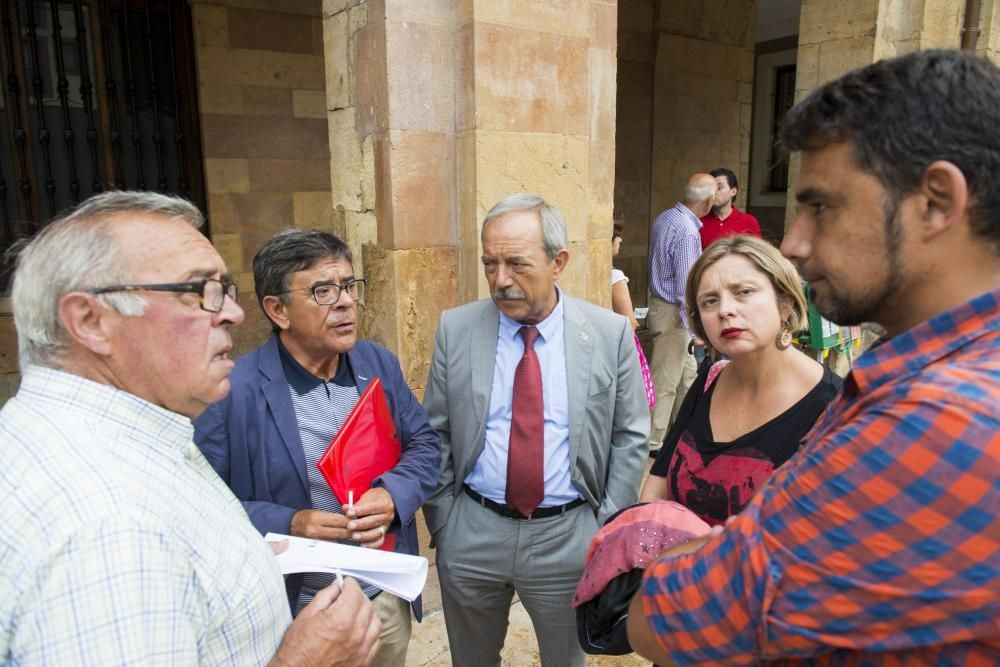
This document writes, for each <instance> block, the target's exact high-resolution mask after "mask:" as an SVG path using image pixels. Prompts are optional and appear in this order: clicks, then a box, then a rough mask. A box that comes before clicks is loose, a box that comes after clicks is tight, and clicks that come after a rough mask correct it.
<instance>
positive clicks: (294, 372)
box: [278, 336, 354, 394]
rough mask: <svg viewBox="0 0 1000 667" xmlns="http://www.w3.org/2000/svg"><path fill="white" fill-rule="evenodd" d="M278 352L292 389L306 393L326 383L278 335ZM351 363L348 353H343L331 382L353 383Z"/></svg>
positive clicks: (341, 384)
mask: <svg viewBox="0 0 1000 667" xmlns="http://www.w3.org/2000/svg"><path fill="white" fill-rule="evenodd" d="M278 353H279V356H280V357H281V368H282V370H284V371H285V379H286V380H287V381H288V384H290V385H291V386H292V389H294V390H295V391H296V393H299V394H305V393H307V392H309V390H311V389H314V388H316V387H318V386H320V385H321V384H325V380H324V379H323V378H321V377H317V376H316V375H313V374H312V373H310V372H309V371H307V370H306V369H305V367H304V366H303V365H302V364H300V363H299V362H298V360H297V359H296V358H295V357H293V356H292V353H291V352H289V351H288V350H287V349H286V348H285V346H284V345H282V344H281V337H280V336H279V337H278ZM350 368H351V367H350V363H349V362H348V361H347V355H346V354H341V355H340V361H338V362H337V372H336V373H334V375H333V377H332V378H331V379H330V382H333V383H334V384H336V385H340V386H344V387H346V386H348V385H353V384H354V382H353V380H352V378H351V374H350Z"/></svg>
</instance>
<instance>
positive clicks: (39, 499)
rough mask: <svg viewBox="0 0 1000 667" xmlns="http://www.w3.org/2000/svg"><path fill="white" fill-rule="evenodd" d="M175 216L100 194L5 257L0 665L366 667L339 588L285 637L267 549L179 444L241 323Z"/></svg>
mask: <svg viewBox="0 0 1000 667" xmlns="http://www.w3.org/2000/svg"><path fill="white" fill-rule="evenodd" d="M201 223H202V216H201V214H200V213H199V212H198V210H197V209H196V208H195V207H194V206H192V205H191V204H190V203H188V202H185V201H183V200H180V199H177V198H173V197H168V196H165V195H159V194H152V193H133V192H111V193H106V194H102V195H98V196H96V197H93V198H91V199H90V200H88V201H86V202H84V203H83V204H82V205H80V206H79V207H78V208H77V209H75V210H73V211H71V212H70V213H68V214H67V215H65V216H64V217H62V218H61V219H58V220H56V221H54V222H53V223H52V224H50V225H49V226H48V227H46V228H45V229H44V230H43V231H42V232H41V233H40V234H39V235H38V236H36V237H35V239H34V240H33V241H31V242H30V243H29V244H28V245H27V246H26V247H25V248H24V249H23V251H22V252H21V253H20V255H19V257H18V262H17V270H16V273H15V275H14V286H13V292H12V300H13V306H14V321H15V324H16V326H17V332H18V347H19V353H20V363H21V370H22V374H23V377H22V381H21V387H20V389H19V390H18V392H17V395H16V396H15V397H14V398H13V399H11V400H10V401H9V402H8V403H7V404H6V405H5V406H4V408H3V410H2V412H0V506H2V507H3V517H4V530H3V532H2V533H0V663H2V664H18V665H22V664H31V665H60V666H62V665H82V664H88V665H111V664H137V665H196V664H198V665H213V666H215V665H239V666H242V665H260V664H268V663H269V664H272V665H294V664H325V665H330V664H337V665H366V664H368V662H369V661H370V660H371V658H372V656H373V655H374V653H375V651H376V650H377V646H378V639H377V638H378V633H379V622H378V620H377V619H376V618H374V616H373V613H372V608H371V604H370V603H369V602H368V600H367V599H366V598H365V596H364V595H363V594H362V593H361V590H360V589H359V588H358V586H357V585H356V584H355V583H353V582H348V583H347V584H346V585H345V587H344V589H343V590H342V591H341V590H339V589H337V588H335V587H332V588H328V589H326V590H325V591H323V592H322V594H320V595H317V596H316V598H315V599H314V600H313V602H312V604H310V605H309V607H308V608H307V609H306V610H304V611H303V612H302V613H301V614H300V615H299V616H298V617H297V619H296V620H295V622H294V623H291V618H290V614H289V610H288V605H287V602H286V600H285V592H284V586H283V584H282V577H281V574H280V572H279V570H278V566H277V563H276V561H275V559H274V557H273V555H272V554H271V550H270V549H269V548H268V545H267V544H265V543H264V541H263V540H262V539H261V537H260V535H259V534H258V533H257V531H256V530H255V529H254V527H253V526H252V525H251V524H250V522H249V520H248V519H247V516H246V514H245V513H244V511H243V508H242V507H241V505H240V504H239V502H237V500H236V498H235V497H234V496H233V495H232V493H230V491H229V490H228V489H227V488H226V486H225V484H223V483H222V481H221V480H220V479H219V478H218V476H217V475H216V474H215V472H214V471H213V470H212V468H211V467H210V466H209V465H208V463H207V462H206V461H205V459H204V458H203V457H202V455H201V452H200V451H199V450H198V448H197V447H196V446H195V445H194V443H193V442H192V434H193V427H192V425H191V419H192V418H194V417H196V416H197V415H199V414H200V413H201V412H202V411H203V410H204V409H205V408H206V407H207V406H208V405H209V404H211V403H213V402H214V401H217V400H219V399H220V398H222V397H223V396H224V395H225V394H226V392H227V391H228V390H229V380H228V376H229V373H230V371H231V370H232V368H233V362H232V361H230V360H229V358H228V356H227V355H228V353H229V351H230V349H231V348H232V341H231V338H230V333H229V330H230V328H231V327H233V326H235V325H237V324H239V323H240V322H242V321H243V311H242V309H241V308H240V307H239V306H238V305H237V303H236V286H235V285H234V284H233V282H232V280H231V279H230V277H229V276H228V274H227V273H226V267H225V265H224V264H223V261H222V258H221V257H219V254H218V253H217V252H216V251H215V249H214V248H213V247H212V244H211V243H210V242H209V241H208V239H207V238H205V236H204V235H202V234H201V233H200V232H199V231H198V229H197V228H198V227H199V226H200V225H201Z"/></svg>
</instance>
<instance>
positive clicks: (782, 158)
mask: <svg viewBox="0 0 1000 667" xmlns="http://www.w3.org/2000/svg"><path fill="white" fill-rule="evenodd" d="M773 102H774V104H773V106H772V112H771V150H770V151H769V152H768V156H767V190H768V191H770V192H787V191H788V153H787V152H786V151H783V150H781V148H780V147H779V145H778V132H779V130H780V129H781V121H782V120H783V119H784V117H785V114H786V113H788V110H789V109H791V108H792V105H793V104H794V103H795V65H783V66H781V67H776V68H774V91H773Z"/></svg>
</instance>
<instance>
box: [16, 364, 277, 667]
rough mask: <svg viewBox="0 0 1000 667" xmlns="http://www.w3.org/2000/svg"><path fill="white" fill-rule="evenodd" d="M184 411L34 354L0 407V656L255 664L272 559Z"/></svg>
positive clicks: (266, 645)
mask: <svg viewBox="0 0 1000 667" xmlns="http://www.w3.org/2000/svg"><path fill="white" fill-rule="evenodd" d="M192 435H193V429H192V426H191V422H190V420H189V419H187V418H186V417H183V416H181V415H178V414H176V413H174V412H170V411H168V410H165V409H163V408H160V407H157V406H155V405H153V404H151V403H148V402H146V401H144V400H142V399H140V398H138V397H136V396H134V395H132V394H128V393H126V392H123V391H120V390H118V389H115V388H113V387H109V386H106V385H102V384H98V383H95V382H92V381H89V380H86V379H84V378H81V377H78V376H75V375H70V374H67V373H63V372H59V371H55V370H52V369H46V368H40V367H32V368H29V369H28V370H27V372H26V373H25V375H24V378H23V380H22V382H21V388H20V390H19V391H18V393H17V396H15V397H14V398H13V399H11V400H10V401H8V403H7V404H6V405H5V406H4V408H3V410H2V412H0V508H2V517H3V531H2V532H0V664H4V665H7V664H12V665H59V666H63V665H101V666H104V665H213V666H214V665H240V666H243V665H259V664H265V663H267V661H268V660H270V658H271V657H272V656H273V655H274V652H275V651H276V650H277V647H278V644H279V643H280V641H281V637H282V635H283V634H284V631H285V629H286V628H287V626H288V624H289V623H290V622H291V617H290V614H289V610H288V602H287V600H286V597H285V590H284V586H283V583H282V578H281V574H280V572H279V570H278V565H277V561H276V560H275V559H274V557H273V556H272V555H271V552H270V549H269V548H268V547H267V545H266V544H265V543H264V542H263V540H261V538H260V534H259V533H258V532H257V531H256V530H255V529H254V527H253V526H252V525H251V524H250V521H249V520H248V519H247V517H246V514H245V513H244V511H243V508H242V506H241V505H240V504H239V502H237V500H236V498H235V497H234V496H233V495H232V493H231V492H230V491H229V489H227V488H226V486H225V484H223V483H222V481H221V480H220V479H219V477H218V476H217V475H216V474H215V472H214V471H213V470H212V468H211V467H210V466H209V465H208V463H207V462H206V461H205V459H204V458H203V457H202V455H201V452H199V451H198V448H197V447H195V445H194V444H193V442H192V440H191V438H192Z"/></svg>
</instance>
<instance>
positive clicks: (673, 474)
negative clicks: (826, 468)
mask: <svg viewBox="0 0 1000 667" xmlns="http://www.w3.org/2000/svg"><path fill="white" fill-rule="evenodd" d="M722 372H723V373H724V372H725V371H724V370H723V371H722ZM707 377H708V366H707V365H706V367H705V368H702V369H701V371H700V372H699V373H698V377H697V379H696V380H695V382H694V384H693V385H692V386H691V389H690V390H689V391H688V393H687V395H686V396H685V397H684V402H683V403H682V404H681V408H680V411H679V413H678V415H677V420H676V422H675V423H674V426H673V428H671V429H670V432H669V433H667V436H666V437H665V438H664V439H663V447H662V448H661V449H660V453H659V455H658V456H657V457H656V462H655V463H653V467H652V469H651V470H650V474H651V475H656V476H657V477H666V478H667V500H674V501H676V502H679V503H680V504H682V505H684V506H685V507H687V508H688V509H690V510H691V511H692V512H694V513H695V514H697V515H698V516H700V517H701V518H702V519H703V520H704V521H705V522H706V523H708V524H709V525H715V524H719V523H722V522H724V521H725V520H726V519H727V518H729V517H730V516H731V515H733V514H738V513H739V512H740V511H741V510H742V509H743V508H744V507H746V504H747V503H748V502H750V499H751V498H752V497H753V494H754V493H755V492H756V491H757V489H759V488H760V487H761V486H762V485H763V484H764V482H765V481H766V480H767V478H768V477H770V476H771V473H772V472H774V470H775V469H776V468H777V467H778V466H780V465H781V464H782V463H784V462H785V461H787V460H788V459H789V458H791V456H792V454H794V453H795V452H796V450H798V448H799V443H800V441H801V440H802V438H803V437H805V435H806V433H808V432H809V429H810V428H812V425H813V423H815V421H816V420H817V419H818V418H819V416H820V414H822V413H823V410H825V409H826V405H827V403H829V402H830V401H831V400H833V397H834V396H835V395H836V394H837V391H838V390H839V389H840V385H841V379H840V378H839V377H838V376H837V375H835V374H834V373H832V372H831V371H830V369H829V368H824V369H823V378H822V379H821V380H820V381H819V383H818V384H817V385H816V386H815V387H813V388H812V389H811V390H810V391H809V393H807V394H806V395H805V396H803V397H802V399H801V400H799V402H798V403H796V404H795V405H793V406H792V407H790V408H788V409H787V410H785V411H784V412H783V413H781V414H780V415H778V416H777V417H775V418H774V419H772V420H771V421H769V422H767V423H766V424H762V425H761V426H759V427H757V428H756V429H754V430H753V431H750V432H749V433H745V434H743V435H741V436H740V437H739V438H737V439H736V440H733V441H732V442H715V439H714V438H713V437H712V425H711V422H710V421H709V416H708V415H709V408H710V406H711V405H712V394H713V393H714V392H715V387H716V383H715V382H713V383H712V386H710V387H709V388H708V391H707V392H706V391H705V381H706V379H707Z"/></svg>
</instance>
